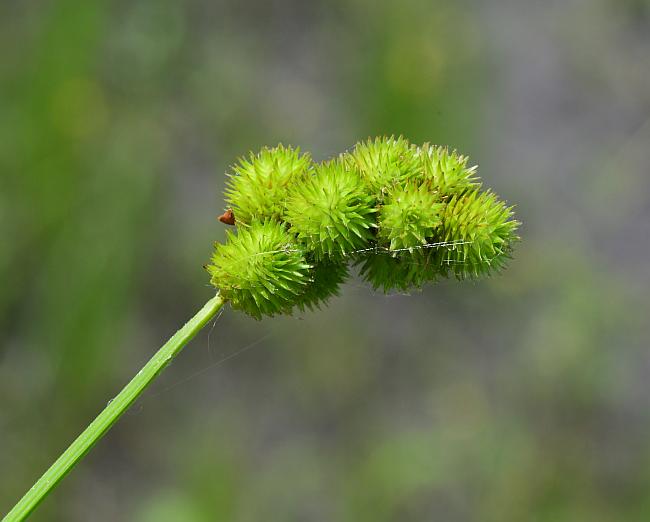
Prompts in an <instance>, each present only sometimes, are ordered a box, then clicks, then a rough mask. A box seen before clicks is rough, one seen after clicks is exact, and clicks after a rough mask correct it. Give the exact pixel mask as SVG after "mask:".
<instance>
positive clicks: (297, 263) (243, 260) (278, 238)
mask: <svg viewBox="0 0 650 522" xmlns="http://www.w3.org/2000/svg"><path fill="white" fill-rule="evenodd" d="M468 161H469V160H468V158H467V157H465V156H462V155H460V154H458V153H457V152H456V151H450V150H449V149H448V148H446V147H439V146H434V145H430V144H427V143H425V144H424V145H422V146H420V147H418V146H416V145H413V144H411V143H409V142H408V140H406V139H405V138H403V137H398V138H395V137H392V136H391V137H382V138H377V139H374V140H368V141H365V142H361V143H358V144H357V145H356V146H355V147H354V148H353V149H352V151H351V152H348V153H344V154H341V155H340V156H339V157H338V158H335V159H334V160H330V161H325V162H323V163H320V164H314V163H313V162H312V161H311V159H310V157H309V155H307V154H303V155H301V154H300V152H299V150H298V149H292V148H290V147H283V146H281V145H279V146H278V147H275V148H265V149H263V150H262V151H260V153H259V154H257V155H251V157H250V159H248V160H244V159H242V160H240V161H239V163H238V164H237V166H235V167H234V173H233V174H232V175H231V177H230V181H229V184H228V189H227V192H226V200H227V202H228V204H229V205H230V206H231V207H232V208H233V210H234V213H235V214H234V215H235V224H236V229H237V233H236V234H232V233H229V234H228V238H227V241H226V243H225V244H217V245H216V247H215V252H214V255H213V256H212V262H211V264H210V265H209V266H208V267H207V269H208V271H209V272H210V275H211V282H212V284H213V285H214V286H216V287H217V288H218V289H219V290H220V292H221V294H222V295H223V297H224V298H225V299H227V300H230V301H231V303H232V305H233V307H234V308H236V309H239V310H242V311H244V312H246V313H248V314H249V315H251V316H253V317H255V318H258V319H259V318H261V317H262V316H264V315H275V314H278V313H291V311H292V310H293V309H294V307H297V308H298V309H300V310H305V309H313V308H318V307H320V306H321V305H323V304H325V303H326V302H327V300H328V299H329V298H330V297H331V296H333V295H337V294H338V289H339V286H340V284H341V283H342V282H343V281H344V280H345V279H346V277H347V275H348V268H347V265H348V262H349V261H352V262H353V263H354V264H357V265H359V266H360V275H361V276H362V277H363V278H364V279H365V280H366V281H368V282H369V283H370V284H371V285H372V286H373V288H375V289H378V290H382V291H384V292H391V291H395V290H398V291H409V290H411V289H419V288H421V287H422V286H423V285H424V284H426V283H431V282H435V281H438V280H440V279H442V278H446V277H456V278H457V279H465V278H476V277H480V276H485V275H489V274H491V273H493V272H496V271H499V270H501V269H502V268H504V266H505V264H506V262H507V261H508V259H509V258H510V256H511V252H512V246H513V244H514V243H515V242H516V241H517V240H518V237H517V228H518V227H519V222H517V221H516V220H515V219H514V215H513V207H511V206H508V205H507V204H506V203H504V202H503V201H501V200H499V199H498V197H497V196H496V195H495V194H494V193H493V192H491V191H490V190H485V191H484V190H482V187H481V182H480V180H479V178H478V177H477V176H476V167H473V166H472V167H468Z"/></svg>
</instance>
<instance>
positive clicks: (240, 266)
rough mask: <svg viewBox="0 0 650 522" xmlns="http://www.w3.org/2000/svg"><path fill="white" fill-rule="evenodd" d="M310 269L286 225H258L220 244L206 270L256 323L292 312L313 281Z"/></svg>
mask: <svg viewBox="0 0 650 522" xmlns="http://www.w3.org/2000/svg"><path fill="white" fill-rule="evenodd" d="M310 268H311V267H310V265H309V264H308V263H307V262H306V261H305V257H304V255H303V252H302V250H301V249H299V248H298V247H297V246H296V245H295V243H294V242H293V237H292V236H291V234H289V233H288V232H287V231H286V229H285V227H284V225H282V224H281V223H276V222H273V221H266V222H264V223H261V222H253V223H252V224H251V226H250V227H242V228H239V229H238V233H237V235H235V234H232V233H228V240H227V242H226V243H225V244H220V243H217V244H216V245H215V252H214V254H213V256H212V262H211V264H209V265H208V266H207V270H208V272H209V273H210V275H211V276H212V278H211V281H210V282H211V283H212V284H213V285H214V286H216V287H217V288H218V289H219V291H220V292H221V295H222V296H223V297H224V298H225V299H227V300H229V301H230V302H231V303H232V307H233V308H236V309H238V310H242V311H244V312H246V313H247V314H249V315H252V316H253V317H255V318H256V319H260V318H261V316H262V315H275V314H279V313H290V311H291V308H292V307H293V306H294V305H295V304H296V302H297V300H298V299H299V297H300V296H301V295H303V294H304V292H305V289H306V287H307V284H308V283H309V282H310Z"/></svg>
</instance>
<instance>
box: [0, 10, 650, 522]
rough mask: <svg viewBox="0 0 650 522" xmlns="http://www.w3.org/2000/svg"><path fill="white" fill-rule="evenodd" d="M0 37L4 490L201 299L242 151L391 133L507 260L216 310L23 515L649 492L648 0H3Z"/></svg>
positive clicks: (6, 499)
mask: <svg viewBox="0 0 650 522" xmlns="http://www.w3.org/2000/svg"><path fill="white" fill-rule="evenodd" d="M0 49H2V54H1V58H0V238H1V240H2V243H1V245H0V513H2V512H6V511H7V510H8V509H9V508H10V507H11V506H12V505H13V503H14V502H15V501H16V500H17V499H18V498H19V497H20V496H21V495H22V494H23V493H24V492H25V491H26V490H27V489H28V488H29V486H30V485H31V484H32V483H33V481H34V480H35V479H36V478H37V477H38V476H40V474H41V473H42V472H43V471H44V470H45V469H46V467H47V466H49V465H50V464H51V462H52V461H53V460H54V458H55V457H56V456H58V454H59V453H60V452H61V451H62V450H63V449H64V448H65V447H66V446H67V444H68V443H69V442H70V441H71V440H72V439H73V438H74V437H75V436H76V435H77V434H78V433H79V432H80V431H81V429H82V428H83V427H85V425H86V424H87V423H88V422H89V421H90V420H91V419H92V418H93V417H94V415H95V414H96V413H97V412H98V411H99V410H100V409H101V408H102V407H103V406H104V405H105V404H106V402H107V401H108V399H110V398H111V397H112V396H113V395H114V394H115V393H116V392H117V391H118V390H119V389H120V388H121V386H122V385H123V384H124V383H125V382H126V381H127V380H128V379H129V378H130V377H131V376H132V375H133V374H135V373H136V372H137V370H138V369H139V368H140V366H141V365H142V364H143V363H144V362H145V361H146V360H147V359H148V357H149V356H150V355H151V354H152V353H153V352H154V350H156V349H157V347H158V346H160V345H161V343H162V342H164V341H165V340H166V339H167V338H168V337H169V336H170V335H171V333H173V332H174V331H175V329H176V328H177V327H179V326H180V325H181V324H182V323H183V322H184V321H185V320H186V319H187V318H188V317H190V316H191V315H192V314H193V313H194V312H195V311H196V310H197V309H198V307H199V306H200V305H201V304H202V303H203V302H205V301H206V300H207V299H208V298H209V297H210V296H211V295H212V293H213V291H212V290H211V289H210V287H209V286H208V277H207V276H206V273H205V272H204V271H203V269H202V265H203V263H204V262H206V261H207V260H208V259H209V256H210V253H211V248H212V243H213V241H215V240H222V239H223V238H224V230H223V226H222V225H221V224H220V223H218V222H217V221H216V219H215V216H217V215H218V214H220V213H221V212H222V211H223V208H224V203H223V200H222V195H221V194H222V191H223V188H224V181H225V176H224V172H225V171H226V170H227V169H228V167H229V165H231V164H232V163H233V162H234V161H235V159H236V158H237V157H238V156H240V155H242V154H246V153H247V152H248V151H249V150H253V151H255V150H258V149H259V148H260V147H261V146H263V145H275V144H277V143H278V142H283V143H285V144H292V145H296V146H300V147H301V148H302V149H303V150H306V151H310V152H312V153H313V155H314V157H315V158H316V159H318V160H321V159H325V158H328V157H330V156H332V155H334V154H336V153H338V152H341V151H343V150H345V149H347V148H349V147H351V146H352V145H353V144H354V143H355V142H356V141H357V140H359V139H365V138H367V137H369V136H375V135H380V134H403V135H404V136H406V137H408V138H409V139H411V140H413V141H414V142H416V143H421V142H423V141H432V142H435V143H440V144H448V145H450V146H452V147H455V148H458V149H459V150H460V151H462V152H463V153H466V154H469V155H470V157H471V160H472V162H473V163H478V164H479V165H480V169H479V173H480V174H481V176H482V177H483V179H484V180H485V183H486V185H487V186H491V187H492V188H494V189H495V191H496V192H497V193H499V194H500V195H501V196H503V197H504V198H505V199H506V200H508V201H509V202H511V203H514V204H516V205H517V216H518V218H519V219H520V220H521V221H523V223H524V224H523V227H522V229H521V235H522V238H523V241H522V242H521V243H520V244H519V245H518V246H517V249H516V252H515V258H514V260H513V262H512V263H511V266H510V268H509V269H508V270H507V271H506V272H505V273H503V274H502V275H501V276H498V277H495V278H493V279H491V280H489V281H481V282H474V283H471V282H470V283H462V284H461V283H456V282H453V281H450V282H448V283H444V284H440V285H437V286H434V287H429V288H426V289H425V290H424V291H423V292H421V293H415V294H414V295H411V296H405V295H390V296H383V295H380V294H375V293H373V292H372V291H371V290H370V289H369V288H367V286H365V285H363V284H362V283H361V281H360V280H358V279H357V278H355V279H352V280H351V281H350V282H349V283H348V284H346V286H345V287H344V288H343V292H342V295H341V296H340V297H339V298H336V299H334V300H332V302H331V304H330V306H329V307H328V308H326V309H324V310H323V311H321V312H318V313H305V314H300V315H297V316H293V317H282V318H276V319H266V320H263V321H261V322H256V321H254V320H252V319H250V318H248V317H246V316H243V315H241V314H238V313H235V312H233V311H232V310H229V309H228V310H226V311H225V312H224V313H223V315H222V316H221V317H220V318H219V319H218V321H217V322H216V325H215V326H214V328H211V327H210V328H208V329H206V331H205V332H203V333H202V334H201V335H200V336H199V337H197V338H196V339H195V341H193V343H192V344H191V345H190V346H189V347H188V349H187V350H186V351H185V352H184V353H183V354H182V356H181V357H179V358H178V359H177V360H176V361H175V362H174V364H173V365H172V366H170V367H169V368H168V369H167V371H166V372H165V373H164V374H163V375H162V376H161V377H160V379H159V380H158V381H157V382H156V383H155V384H154V385H153V386H152V388H151V389H150V390H148V391H147V392H146V394H145V395H144V397H143V398H142V399H141V400H140V401H138V403H137V404H136V405H135V406H134V408H133V410H132V411H130V412H129V413H128V414H127V415H126V416H125V417H124V418H123V419H122V420H121V421H120V422H119V423H118V424H117V425H116V426H115V427H114V428H113V430H112V431H111V432H110V433H109V435H108V436H107V437H106V438H105V439H104V440H102V441H101V442H100V443H99V444H98V445H97V446H96V447H95V448H94V450H93V451H92V452H91V453H90V455H89V456H88V457H87V458H86V459H85V460H84V461H83V462H82V463H81V464H80V465H79V466H78V467H77V468H76V469H75V470H74V471H73V473H72V474H71V475H69V476H68V477H67V478H66V479H65V480H64V482H62V483H61V485H60V487H59V488H58V489H57V490H56V491H55V492H54V493H53V494H52V495H51V496H50V497H49V498H48V499H47V500H46V501H45V502H44V503H43V505H42V506H41V508H40V509H39V511H38V512H37V513H36V514H35V515H34V517H33V519H34V520H43V521H46V520H48V521H49V520H53V521H54V520H65V521H86V520H93V521H115V520H129V521H131V520H133V521H136V522H153V521H160V522H165V521H170V522H171V521H179V520H185V521H213V520H215V521H217V520H219V521H221V520H224V521H258V520H264V521H268V522H273V521H373V522H381V521H396V520H399V521H423V520H438V521H445V522H447V521H449V522H454V521H459V522H460V521H495V522H497V521H522V520H532V521H553V522H562V521H585V520H588V521H596V522H604V521H612V522H613V521H621V520H626V521H637V520H638V521H645V520H650V398H649V386H650V353H649V351H648V344H649V340H650V321H649V316H650V296H649V294H648V288H649V286H650V271H649V270H648V264H649V258H650V168H649V165H650V2H649V1H648V0H591V1H589V0H564V1H561V0H555V1H550V0H549V1H544V2H534V1H527V2H526V1H515V0H501V1H499V0H495V1H486V2H481V1H478V0H475V1H470V0H465V1H451V0H449V1H437V2H436V1H425V0H401V1H399V2H395V1H393V2H391V1H370V0H346V1H344V0H332V1H309V2H307V1H297V0H295V1H290V0H284V1H250V2H248V1H234V0H231V1H213V2H209V1H200V0H191V1H190V0H188V1H184V2H180V1H174V0H140V1H137V2H127V1H113V2H108V1H100V0H85V1H72V0H59V1H36V0H32V1H22V2H19V1H13V0H3V1H2V4H1V5H0ZM231 354H235V355H233V356H232V357H231V358H230V359H228V360H227V361H223V359H224V358H225V357H228V356H229V355H231Z"/></svg>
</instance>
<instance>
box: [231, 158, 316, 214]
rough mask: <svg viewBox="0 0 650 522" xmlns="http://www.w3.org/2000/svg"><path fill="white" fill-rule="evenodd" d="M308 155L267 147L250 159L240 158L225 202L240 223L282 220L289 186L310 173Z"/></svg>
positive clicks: (310, 165) (310, 164)
mask: <svg viewBox="0 0 650 522" xmlns="http://www.w3.org/2000/svg"><path fill="white" fill-rule="evenodd" d="M311 168H312V162H311V158H310V156H309V154H300V149H292V148H291V147H283V146H282V145H278V146H277V147H274V148H264V149H262V150H261V151H260V152H259V153H258V154H257V155H254V154H251V155H250V158H249V159H244V158H241V159H240V160H239V163H238V164H237V165H235V166H234V167H233V171H234V173H233V174H231V175H230V179H229V181H228V186H227V189H226V202H227V203H228V205H230V206H231V207H232V208H233V210H234V211H235V216H236V219H237V221H238V222H242V223H245V224H246V223H248V224H250V223H251V222H252V221H253V220H258V221H264V220H265V219H274V220H276V221H280V220H281V219H282V216H283V213H284V208H285V200H286V197H287V189H288V187H289V186H290V185H291V184H293V183H295V182H296V180H298V179H299V178H301V177H303V176H304V175H305V174H307V173H308V172H310V170H311Z"/></svg>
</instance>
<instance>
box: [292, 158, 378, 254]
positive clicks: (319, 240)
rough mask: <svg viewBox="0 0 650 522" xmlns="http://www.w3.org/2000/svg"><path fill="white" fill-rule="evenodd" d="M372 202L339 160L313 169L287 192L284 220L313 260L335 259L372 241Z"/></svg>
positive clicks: (353, 174)
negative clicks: (311, 173)
mask: <svg viewBox="0 0 650 522" xmlns="http://www.w3.org/2000/svg"><path fill="white" fill-rule="evenodd" d="M375 213H376V209H375V202H374V198H373V197H372V195H371V194H369V193H368V192H367V191H366V190H365V187H364V185H363V183H362V182H361V180H360V179H359V175H358V174H357V173H356V172H355V171H352V170H349V169H348V168H347V167H346V166H345V164H344V163H343V162H342V161H339V160H333V161H330V162H326V163H323V164H321V165H318V166H316V169H315V174H314V175H313V176H307V177H304V178H303V179H302V180H300V181H299V182H298V183H296V185H294V186H293V187H292V188H291V189H290V190H289V196H288V199H287V211H286V220H287V222H288V223H290V224H291V229H290V230H291V232H292V233H294V234H295V235H296V237H297V238H298V241H299V242H300V243H301V244H303V245H305V247H306V249H307V250H308V251H310V252H312V253H313V255H314V257H315V258H316V260H323V259H338V258H341V257H343V256H346V255H347V254H349V253H351V252H355V251H357V250H360V249H363V248H367V247H368V245H369V244H370V242H371V241H372V239H373V230H374V228H375V227H376V224H375V216H374V214H375Z"/></svg>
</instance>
